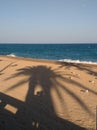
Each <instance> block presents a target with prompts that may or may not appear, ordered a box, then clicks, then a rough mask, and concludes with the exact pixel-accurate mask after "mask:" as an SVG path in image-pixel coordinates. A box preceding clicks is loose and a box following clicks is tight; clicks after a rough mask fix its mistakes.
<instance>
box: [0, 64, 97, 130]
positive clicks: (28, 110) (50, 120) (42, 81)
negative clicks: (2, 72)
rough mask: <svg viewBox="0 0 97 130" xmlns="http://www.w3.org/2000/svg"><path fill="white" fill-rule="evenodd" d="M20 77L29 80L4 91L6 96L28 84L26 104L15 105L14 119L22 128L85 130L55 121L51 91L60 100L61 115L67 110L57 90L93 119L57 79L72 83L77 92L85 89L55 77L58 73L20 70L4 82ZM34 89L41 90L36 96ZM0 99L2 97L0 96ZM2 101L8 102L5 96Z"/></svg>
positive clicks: (38, 68) (42, 69) (37, 68)
mask: <svg viewBox="0 0 97 130" xmlns="http://www.w3.org/2000/svg"><path fill="white" fill-rule="evenodd" d="M21 75H25V76H29V79H28V80H26V81H20V82H18V83H17V84H15V85H13V86H10V88H9V89H7V90H5V91H6V92H8V91H11V90H13V89H15V88H17V87H19V86H21V85H23V84H24V83H26V82H28V83H29V88H28V92H27V95H26V99H25V102H24V103H23V102H22V103H20V102H19V103H17V107H18V111H17V113H16V114H15V118H17V121H18V122H22V124H25V125H24V126H25V127H26V128H29V129H33V128H34V129H39V130H41V129H42V130H64V129H66V130H85V128H82V127H80V126H78V125H75V124H74V123H72V122H69V121H67V120H65V119H61V118H60V117H58V116H57V115H56V112H55V109H54V105H53V101H52V97H51V90H52V89H54V90H55V91H56V93H57V96H58V98H59V100H60V103H61V107H62V108H63V109H64V111H66V108H64V105H63V104H64V98H63V97H62V96H61V94H60V92H59V90H58V88H59V87H60V88H61V89H62V90H63V91H64V92H66V93H68V95H70V96H71V97H72V98H73V99H74V100H75V101H76V102H77V103H78V104H79V105H80V106H81V107H82V108H83V109H84V110H85V111H86V112H87V113H89V114H90V115H93V113H92V112H91V111H90V110H89V109H88V106H86V105H85V103H84V101H82V100H81V99H80V98H79V97H77V95H76V94H75V93H73V92H72V91H70V90H69V89H68V88H67V87H66V86H63V84H61V82H58V80H57V78H58V79H60V80H62V81H64V82H67V83H68V82H72V83H73V84H75V85H77V86H78V87H80V88H86V87H85V86H83V85H81V84H79V83H77V82H75V81H73V80H72V81H71V80H69V79H67V78H66V77H64V76H62V75H61V74H60V73H58V72H57V70H53V69H52V68H51V67H46V66H34V67H26V68H22V69H19V70H17V73H16V74H14V75H12V76H11V77H9V78H7V79H6V80H9V79H11V78H15V77H18V76H21ZM37 85H40V86H41V88H42V90H41V91H37V93H35V90H36V87H37ZM90 91H91V92H92V93H93V94H97V93H95V92H94V91H92V90H90ZM0 95H1V97H2V94H0ZM3 98H6V101H7V96H6V95H4V94H3ZM8 99H9V98H8ZM1 100H2V99H1ZM10 100H12V99H10ZM14 100H17V99H14ZM20 104H22V105H23V107H21V106H22V105H20ZM11 105H14V103H13V102H11ZM65 107H66V104H65ZM25 118H26V119H25Z"/></svg>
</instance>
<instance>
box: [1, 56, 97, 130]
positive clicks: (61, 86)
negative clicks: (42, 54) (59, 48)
mask: <svg viewBox="0 0 97 130" xmlns="http://www.w3.org/2000/svg"><path fill="white" fill-rule="evenodd" d="M96 105H97V65H90V64H78V63H76V64H75V63H65V62H57V61H47V60H37V59H27V58H16V57H15V58H12V57H6V56H0V130H3V129H4V130H11V129H14V130H15V129H16V130H36V129H38V130H85V129H87V130H96Z"/></svg>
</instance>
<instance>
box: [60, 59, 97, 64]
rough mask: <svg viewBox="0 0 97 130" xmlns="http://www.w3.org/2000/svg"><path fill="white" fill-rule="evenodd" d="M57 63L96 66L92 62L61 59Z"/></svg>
mask: <svg viewBox="0 0 97 130" xmlns="http://www.w3.org/2000/svg"><path fill="white" fill-rule="evenodd" d="M59 61H60V62H68V63H83V64H97V62H93V61H80V60H72V59H61V60H59Z"/></svg>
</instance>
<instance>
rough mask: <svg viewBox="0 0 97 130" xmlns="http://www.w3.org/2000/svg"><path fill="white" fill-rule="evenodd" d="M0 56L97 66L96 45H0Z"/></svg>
mask: <svg viewBox="0 0 97 130" xmlns="http://www.w3.org/2000/svg"><path fill="white" fill-rule="evenodd" d="M0 55H5V56H12V57H25V58H35V59H47V60H58V61H64V62H77V63H80V62H82V63H94V64H97V43H78V44H77V43H68V44H66V43H65V44H64V43H56V44H55V43H53V44H51V43H46V44H45V43H37V44H36V43H33V44H31V43H14V44H12V43H0Z"/></svg>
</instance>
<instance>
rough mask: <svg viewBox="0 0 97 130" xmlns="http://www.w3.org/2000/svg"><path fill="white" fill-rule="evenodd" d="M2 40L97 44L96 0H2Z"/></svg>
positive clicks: (7, 41)
mask: <svg viewBox="0 0 97 130" xmlns="http://www.w3.org/2000/svg"><path fill="white" fill-rule="evenodd" d="M0 43H97V0H0Z"/></svg>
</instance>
